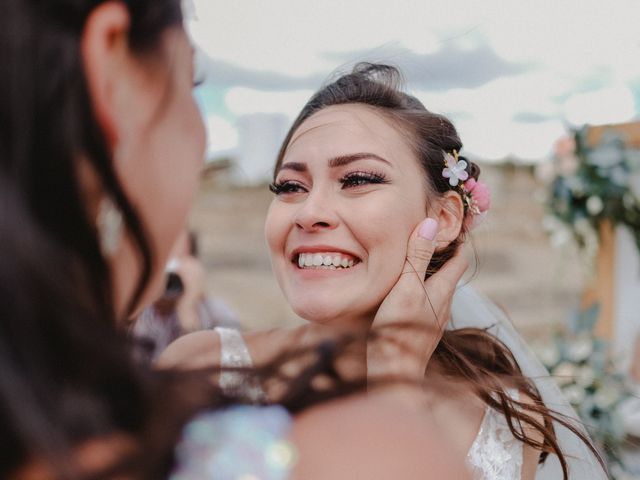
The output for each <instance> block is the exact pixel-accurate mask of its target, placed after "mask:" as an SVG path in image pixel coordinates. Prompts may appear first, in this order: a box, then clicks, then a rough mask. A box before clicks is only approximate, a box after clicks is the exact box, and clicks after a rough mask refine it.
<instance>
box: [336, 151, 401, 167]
mask: <svg viewBox="0 0 640 480" xmlns="http://www.w3.org/2000/svg"><path fill="white" fill-rule="evenodd" d="M364 159H371V160H377V161H379V162H382V163H386V164H387V165H389V166H391V162H390V161H389V160H386V159H384V158H382V157H381V156H380V155H376V154H375V153H369V152H360V153H351V154H349V155H340V156H338V157H334V158H332V159H331V160H329V168H337V167H343V166H345V165H348V164H350V163H351V162H355V161H357V160H364Z"/></svg>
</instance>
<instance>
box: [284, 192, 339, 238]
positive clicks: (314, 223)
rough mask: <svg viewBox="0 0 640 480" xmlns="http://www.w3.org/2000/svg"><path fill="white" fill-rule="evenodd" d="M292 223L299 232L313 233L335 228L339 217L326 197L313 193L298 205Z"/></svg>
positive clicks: (319, 193)
mask: <svg viewBox="0 0 640 480" xmlns="http://www.w3.org/2000/svg"><path fill="white" fill-rule="evenodd" d="M294 222H295V224H296V226H297V227H298V228H299V229H300V230H304V231H306V232H314V231H318V230H324V229H327V230H332V229H334V228H336V227H337V226H338V223H339V217H338V214H337V212H336V211H335V208H334V206H333V205H332V204H331V202H330V201H329V199H328V198H327V196H326V195H322V193H321V192H320V191H315V192H311V194H310V195H308V196H307V198H306V199H305V200H304V202H303V203H301V204H300V206H299V208H298V211H297V212H296V215H295V218H294Z"/></svg>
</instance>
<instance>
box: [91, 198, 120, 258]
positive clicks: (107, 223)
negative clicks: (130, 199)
mask: <svg viewBox="0 0 640 480" xmlns="http://www.w3.org/2000/svg"><path fill="white" fill-rule="evenodd" d="M96 224H97V227H98V234H99V238H100V249H101V250H102V254H103V255H104V256H106V257H111V256H112V255H113V254H114V253H115V252H116V250H117V249H118V246H119V245H120V240H121V239H122V212H120V210H119V209H118V207H116V206H115V205H114V203H113V201H111V199H110V198H109V197H105V198H103V199H102V200H101V201H100V205H99V206H98V217H97V218H96Z"/></svg>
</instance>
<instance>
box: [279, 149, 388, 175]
mask: <svg viewBox="0 0 640 480" xmlns="http://www.w3.org/2000/svg"><path fill="white" fill-rule="evenodd" d="M364 159H371V160H377V161H379V162H382V163H386V164H387V165H391V162H390V161H389V160H386V159H384V158H382V157H381V156H380V155H376V154H375V153H369V152H360V153H350V154H348V155H339V156H337V157H333V158H332V159H330V160H329V168H338V167H344V166H345V165H348V164H350V163H352V162H355V161H357V160H364ZM282 170H293V171H294V172H302V173H304V172H306V171H307V170H308V168H307V164H306V163H303V162H287V163H283V164H282V165H281V166H280V168H279V169H278V172H280V171H282Z"/></svg>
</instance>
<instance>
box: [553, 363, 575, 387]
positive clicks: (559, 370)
mask: <svg viewBox="0 0 640 480" xmlns="http://www.w3.org/2000/svg"><path fill="white" fill-rule="evenodd" d="M577 373H578V372H577V367H576V366H575V365H574V364H573V363H571V362H562V363H561V364H560V365H558V366H557V367H556V368H554V369H553V371H552V372H551V375H552V376H553V377H554V378H555V380H556V382H557V383H558V385H560V386H563V385H568V384H570V383H573V381H574V379H575V377H576V374H577Z"/></svg>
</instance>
